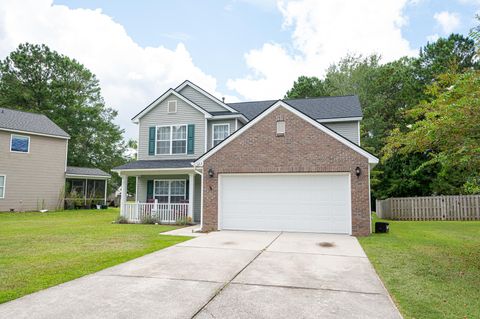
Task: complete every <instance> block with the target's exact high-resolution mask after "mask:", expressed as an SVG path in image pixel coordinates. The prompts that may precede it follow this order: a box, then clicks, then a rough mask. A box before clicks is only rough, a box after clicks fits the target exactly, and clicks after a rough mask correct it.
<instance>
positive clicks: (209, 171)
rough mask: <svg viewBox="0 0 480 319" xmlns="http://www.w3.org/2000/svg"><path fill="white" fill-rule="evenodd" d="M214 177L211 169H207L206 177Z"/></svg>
mask: <svg viewBox="0 0 480 319" xmlns="http://www.w3.org/2000/svg"><path fill="white" fill-rule="evenodd" d="M214 175H215V172H214V171H213V169H212V168H209V169H208V176H209V177H213V176H214Z"/></svg>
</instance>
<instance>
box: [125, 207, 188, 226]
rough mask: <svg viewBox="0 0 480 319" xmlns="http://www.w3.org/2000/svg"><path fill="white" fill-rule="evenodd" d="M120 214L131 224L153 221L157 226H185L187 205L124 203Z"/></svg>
mask: <svg viewBox="0 0 480 319" xmlns="http://www.w3.org/2000/svg"><path fill="white" fill-rule="evenodd" d="M120 214H121V215H122V216H123V217H125V218H126V219H127V220H128V221H129V222H131V223H141V222H143V221H145V220H147V219H153V220H155V221H156V222H158V223H159V224H185V223H187V221H188V220H187V218H188V203H171V204H168V203H125V204H123V206H122V208H121V212H120Z"/></svg>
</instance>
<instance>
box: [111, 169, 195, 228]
mask: <svg viewBox="0 0 480 319" xmlns="http://www.w3.org/2000/svg"><path fill="white" fill-rule="evenodd" d="M144 162H147V161H144ZM150 162H156V161H150ZM188 165H189V166H190V167H185V168H183V167H182V168H173V167H170V168H142V169H141V168H134V169H116V170H115V171H117V172H118V173H119V175H120V176H121V178H122V187H121V197H120V215H121V216H123V217H125V218H126V219H127V220H128V221H129V222H132V223H143V222H147V221H149V222H158V223H161V224H196V223H200V210H201V175H200V174H199V173H198V172H196V171H195V170H194V168H193V167H191V165H190V164H189V163H188ZM129 177H135V181H136V189H135V201H134V202H128V201H127V189H128V178H129Z"/></svg>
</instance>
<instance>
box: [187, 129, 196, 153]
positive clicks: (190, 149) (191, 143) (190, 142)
mask: <svg viewBox="0 0 480 319" xmlns="http://www.w3.org/2000/svg"><path fill="white" fill-rule="evenodd" d="M193 153H195V125H194V124H189V125H188V135H187V154H193Z"/></svg>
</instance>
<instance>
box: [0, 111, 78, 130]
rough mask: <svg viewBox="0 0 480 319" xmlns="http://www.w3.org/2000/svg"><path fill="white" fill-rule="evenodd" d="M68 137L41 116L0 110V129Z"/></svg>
mask: <svg viewBox="0 0 480 319" xmlns="http://www.w3.org/2000/svg"><path fill="white" fill-rule="evenodd" d="M2 128H3V129H8V130H17V131H25V132H30V133H38V134H47V135H53V136H58V137H70V135H68V134H67V133H66V132H65V131H64V130H62V129H61V128H60V127H59V126H58V125H57V124H55V123H53V122H52V120H50V119H49V118H48V117H46V116H45V115H43V114H36V113H29V112H23V111H17V110H12V109H6V108H0V129H2Z"/></svg>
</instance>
